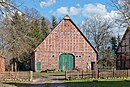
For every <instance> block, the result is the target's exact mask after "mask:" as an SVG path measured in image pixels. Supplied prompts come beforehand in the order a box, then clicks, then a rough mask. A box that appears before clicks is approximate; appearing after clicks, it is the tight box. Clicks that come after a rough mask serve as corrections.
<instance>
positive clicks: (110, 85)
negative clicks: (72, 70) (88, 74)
mask: <svg viewBox="0 0 130 87" xmlns="http://www.w3.org/2000/svg"><path fill="white" fill-rule="evenodd" d="M65 84H66V85H67V87H130V78H127V79H121V78H117V79H97V80H96V79H85V80H71V81H65Z"/></svg>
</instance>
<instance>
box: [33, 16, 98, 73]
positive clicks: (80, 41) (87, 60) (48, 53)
mask: <svg viewBox="0 0 130 87" xmlns="http://www.w3.org/2000/svg"><path fill="white" fill-rule="evenodd" d="M62 53H71V54H73V55H74V56H75V67H80V68H82V69H86V68H88V69H91V62H92V61H93V62H95V61H96V58H97V53H96V52H95V50H94V49H93V48H92V47H91V45H90V43H89V42H88V41H87V40H86V39H85V38H84V37H83V36H82V34H81V32H79V30H78V29H77V28H76V26H75V25H74V24H73V22H72V21H71V19H69V20H66V19H65V18H64V19H63V20H62V21H61V22H60V23H59V24H58V25H57V26H56V28H55V29H54V30H53V31H52V32H51V33H50V34H49V35H48V36H47V37H46V39H45V40H44V41H43V42H42V43H41V44H40V45H39V46H38V47H37V48H36V50H35V62H38V61H40V62H42V70H45V69H53V68H55V69H56V70H58V60H59V56H60V54H62ZM35 64H36V63H35ZM35 71H36V65H35Z"/></svg>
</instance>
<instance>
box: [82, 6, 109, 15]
mask: <svg viewBox="0 0 130 87" xmlns="http://www.w3.org/2000/svg"><path fill="white" fill-rule="evenodd" d="M106 14H107V9H106V6H105V5H102V4H86V5H84V7H83V8H82V15H83V16H92V15H106Z"/></svg>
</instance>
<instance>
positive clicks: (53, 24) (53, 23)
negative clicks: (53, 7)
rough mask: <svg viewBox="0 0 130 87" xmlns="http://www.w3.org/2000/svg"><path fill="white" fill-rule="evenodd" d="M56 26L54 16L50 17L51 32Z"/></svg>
mask: <svg viewBox="0 0 130 87" xmlns="http://www.w3.org/2000/svg"><path fill="white" fill-rule="evenodd" d="M56 25H57V21H56V17H55V16H52V28H51V30H53V29H54V28H55V27H56Z"/></svg>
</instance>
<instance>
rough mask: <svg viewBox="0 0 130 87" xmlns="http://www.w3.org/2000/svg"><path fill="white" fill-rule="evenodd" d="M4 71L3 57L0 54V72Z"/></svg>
mask: <svg viewBox="0 0 130 87" xmlns="http://www.w3.org/2000/svg"><path fill="white" fill-rule="evenodd" d="M4 71H5V58H4V57H2V56H0V72H4Z"/></svg>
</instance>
